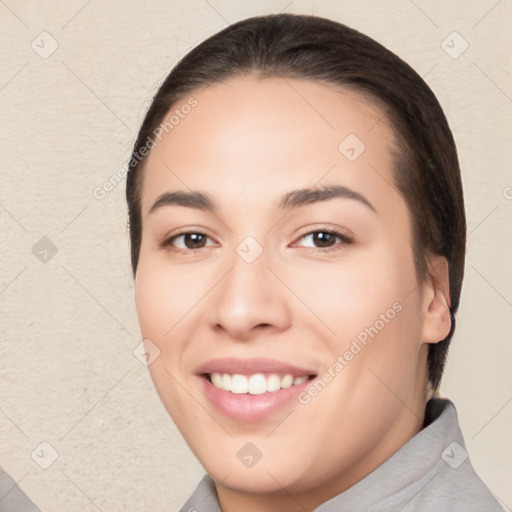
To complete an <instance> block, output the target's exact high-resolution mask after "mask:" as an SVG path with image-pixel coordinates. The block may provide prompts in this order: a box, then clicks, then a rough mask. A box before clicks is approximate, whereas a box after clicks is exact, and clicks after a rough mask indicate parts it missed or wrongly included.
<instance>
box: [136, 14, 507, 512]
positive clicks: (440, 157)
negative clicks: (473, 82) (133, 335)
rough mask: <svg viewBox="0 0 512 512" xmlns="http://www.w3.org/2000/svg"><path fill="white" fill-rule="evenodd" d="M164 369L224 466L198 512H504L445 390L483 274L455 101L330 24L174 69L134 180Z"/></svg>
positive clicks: (175, 395) (156, 360)
mask: <svg viewBox="0 0 512 512" xmlns="http://www.w3.org/2000/svg"><path fill="white" fill-rule="evenodd" d="M127 200H128V208H129V220H130V236H131V244H132V247H131V250H132V254H131V256H132V268H133V273H134V277H135V282H136V305H137V312H138V316H139V322H140V326H141V331H142V334H143V337H144V338H145V347H146V352H147V353H148V362H149V363H150V364H149V369H150V373H151V377H152V379H153V382H154V384H155V387H156V389H157V391H158V393H159V395H160V398H161V400H162V402H163V404H164V406H165V407H166V409H167V411H168V412H169V414H170V415H171V417H172V418H173V420H174V422H175V423H176V425H177V427H178V428H179V429H180V431H181V433H182V435H183V437H184V438H185V440H186V442H187V443H188V445H189V446H190V448H191V449H192V451H193V452H194V454H195V455H196V456H197V458H198V459H199V461H200V462H201V464H202V465H203V466H204V468H205V469H206V471H207V473H208V475H206V476H205V477H204V479H203V480H202V481H201V483H200V484H199V486H198V488H197V489H196V491H195V492H194V494H193V495H192V496H191V497H190V499H189V500H188V501H187V503H186V504H185V505H184V507H183V508H182V510H183V511H187V510H189V511H191V510H198V511H201V512H202V511H205V512H206V511H214V510H215V511H218V510H222V511H223V512H231V511H238V510H244V511H249V512H250V511H263V510H265V511H281V510H287V511H295V510H297V511H299V510H308V511H309V510H313V509H315V510H317V511H322V512H329V511H334V510H351V511H352V512H353V511H356V510H361V511H362V510H382V511H384V510H422V511H427V510H436V511H437V510H439V509H448V508H450V509H453V508H454V505H457V508H458V509H460V510H473V511H476V510H481V511H484V510H485V511H486V512H488V511H491V510H496V511H498V510H502V508H501V507H500V505H499V504H498V502H497V501H496V499H495V498H494V497H493V495H492V493H491V492H490V491H489V490H488V489H487V488H486V487H485V485H484V484H483V483H482V482H481V481H480V480H479V478H478V477H477V475H476V474H475V472H474V469H473V468H472V466H471V463H470V461H469V459H468V455H467V452H466V451H465V449H464V440H463V438H462V434H461V431H460V428H459V426H458V421H457V415H456V411H455V407H454V404H453V403H452V402H451V401H449V400H447V399H442V398H440V397H439V396H438V394H437V391H438V388H439V384H440V379H441V376H442V372H443V366H444V363H445V359H446V353H447V349H448V345H449V342H450V339H451V336H452V334H453V330H454V326H455V325H454V322H455V320H454V314H455V312H456V311H457V308H458V305H459V299H460V291H461V285H462V278H463V269H464V256H465V240H466V238H465V229H466V224H465V216H464V204H463V195H462V187H461V179H460V170H459V165H458V161H457V154H456V149H455V145H454V141H453V138H452V135H451V132H450V129H449V127H448V124H447V122H446V119H445V117H444V115H443V112H442V110H441V108H440V106H439V104H438V102H437V100H436V99H435V97H434V95H433V93H432V92H431V91H430V89H429V88H428V87H427V85H426V84H425V83H424V82H423V80H422V79H421V78H420V77H419V76H418V75H417V74H416V73H415V72H414V71H413V70H412V69H411V68H410V67H409V66H408V65H407V64H405V63H404V62H403V61H401V60H400V59H399V58H398V57H396V56H395V55H394V54H392V53H391V52H389V51H388V50H387V49H385V48H384V47H382V46H381V45H379V44H378V43H376V42H375V41H373V40H371V39H370V38H368V37H366V36H364V35H362V34H360V33H358V32H356V31H354V30H352V29H350V28H348V27H346V26H343V25H341V24H338V23H335V22H333V21H330V20H326V19H322V18H317V17H313V16H298V15H288V14H283V15H272V16H265V17H257V18H250V19H247V20H243V21H241V22H239V23H236V24H234V25H231V26H230V27H228V28H227V29H225V30H223V31H221V32H219V33H218V34H216V35H214V36H212V37H211V38H209V39H208V40H206V41H205V42H203V43H202V44H200V45H199V46H197V47H196V48H195V49H193V50H192V51H191V52H190V53H189V54H188V55H186V56H185V57H184V58H183V59H182V61H181V62H180V63H178V65H177V66H176V67H175V68H174V70H173V71H172V72H171V73H170V75H169V76H168V77H167V79H166V80H165V82H164V83H163V85H162V86H161V88H160V90H159V91H158V92H157V94H156V96H155V98H154V101H153V103H152V105H151V107H150V109H149V111H148V113H147V115H146V118H145V120H144V122H143V124H142V127H141V130H140V132H139V136H138V139H137V141H136V143H135V147H134V151H133V155H132V158H131V161H130V171H129V174H128V181H127Z"/></svg>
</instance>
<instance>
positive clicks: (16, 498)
mask: <svg viewBox="0 0 512 512" xmlns="http://www.w3.org/2000/svg"><path fill="white" fill-rule="evenodd" d="M0 512H41V511H40V510H39V509H38V508H37V506H36V505H34V503H32V501H31V500H30V499H29V498H28V497H27V495H26V494H25V493H24V492H23V491H22V490H21V489H20V488H19V487H18V485H17V484H16V482H15V481H14V480H13V478H12V477H11V476H10V475H9V474H8V473H6V472H5V471H4V470H3V469H2V468H0Z"/></svg>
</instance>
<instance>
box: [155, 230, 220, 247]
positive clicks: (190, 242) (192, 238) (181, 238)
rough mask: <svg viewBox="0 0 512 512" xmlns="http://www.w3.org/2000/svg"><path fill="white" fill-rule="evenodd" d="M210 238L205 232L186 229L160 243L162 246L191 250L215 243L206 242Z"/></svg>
mask: <svg viewBox="0 0 512 512" xmlns="http://www.w3.org/2000/svg"><path fill="white" fill-rule="evenodd" d="M208 240H210V241H211V239H210V238H209V237H208V235H206V234H205V233H200V232H195V231H187V232H183V233H178V234H176V235H173V236H171V237H169V238H167V239H166V240H164V241H163V242H162V243H161V246H162V247H171V248H174V249H177V250H180V251H193V250H194V249H202V248H203V247H207V246H211V245H215V244H214V243H208Z"/></svg>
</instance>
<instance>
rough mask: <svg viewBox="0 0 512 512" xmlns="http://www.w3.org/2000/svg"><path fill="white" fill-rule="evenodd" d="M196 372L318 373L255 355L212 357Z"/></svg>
mask: <svg viewBox="0 0 512 512" xmlns="http://www.w3.org/2000/svg"><path fill="white" fill-rule="evenodd" d="M196 373H197V374H198V375H204V374H212V373H229V374H231V375H235V374H239V375H253V374H255V373H267V374H270V373H277V374H284V375H292V376H293V377H303V376H310V375H316V372H315V371H314V370H312V369H311V368H304V367H299V366H294V365H291V364H289V363H284V362H282V361H278V360H277V359H267V358H264V357H255V358H250V359H238V358H235V357H227V358H222V359H210V360H209V361H206V362H205V363H203V364H201V365H200V366H199V367H198V368H197V370H196Z"/></svg>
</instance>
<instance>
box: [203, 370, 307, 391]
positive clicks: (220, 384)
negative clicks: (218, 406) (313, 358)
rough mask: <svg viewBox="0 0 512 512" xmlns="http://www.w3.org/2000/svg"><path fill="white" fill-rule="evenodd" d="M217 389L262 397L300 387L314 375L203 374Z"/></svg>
mask: <svg viewBox="0 0 512 512" xmlns="http://www.w3.org/2000/svg"><path fill="white" fill-rule="evenodd" d="M202 376H203V377H204V378H206V379H207V380H208V381H209V382H211V383H212V384H213V386H215V387H216V388H217V389H221V390H223V391H229V392H231V393H233V394H237V395H240V394H249V395H262V394H264V393H273V392H275V391H279V390H280V389H287V388H291V387H294V386H300V385H302V384H304V383H305V382H307V381H308V380H312V379H314V378H315V377H316V375H302V376H298V377H294V376H293V375H291V374H278V373H270V374H265V373H254V374H252V375H242V374H237V373H235V374H229V373H205V374H203V375H202Z"/></svg>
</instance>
